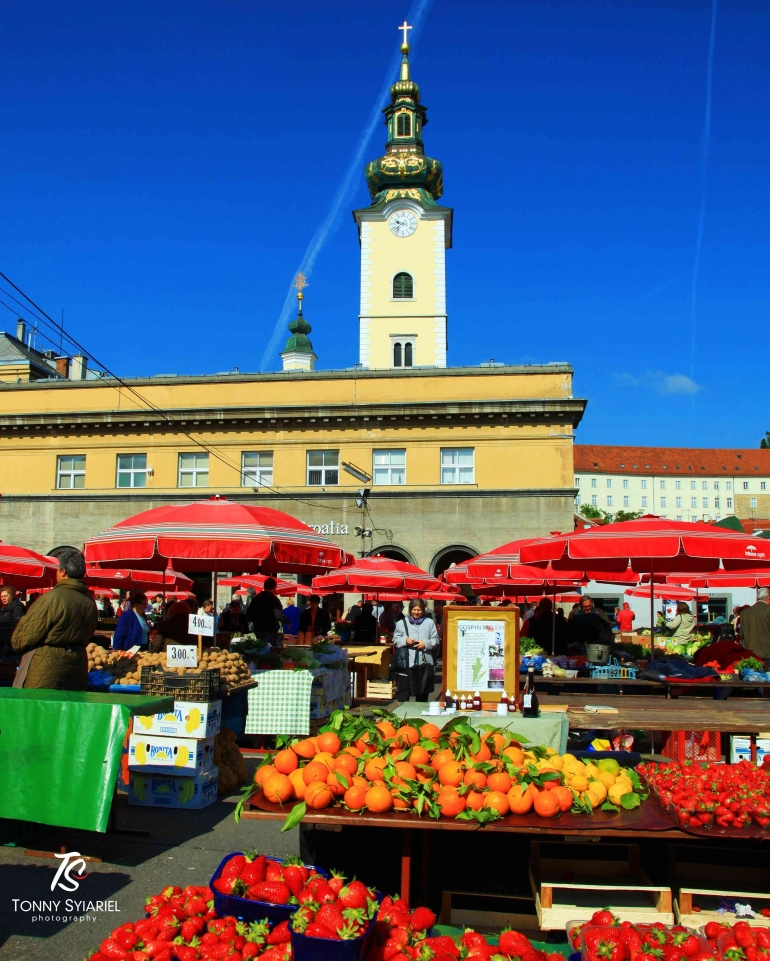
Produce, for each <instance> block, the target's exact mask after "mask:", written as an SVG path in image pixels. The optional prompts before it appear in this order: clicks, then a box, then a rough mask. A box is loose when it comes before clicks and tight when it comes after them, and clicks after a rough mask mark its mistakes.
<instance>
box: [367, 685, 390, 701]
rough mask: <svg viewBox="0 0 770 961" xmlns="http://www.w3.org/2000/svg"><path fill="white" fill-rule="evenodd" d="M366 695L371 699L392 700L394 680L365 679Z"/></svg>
mask: <svg viewBox="0 0 770 961" xmlns="http://www.w3.org/2000/svg"><path fill="white" fill-rule="evenodd" d="M366 696H367V698H369V699H370V700H373V701H375V700H376V701H392V700H393V698H394V697H395V696H396V682H395V681H367V682H366Z"/></svg>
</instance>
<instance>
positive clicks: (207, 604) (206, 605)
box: [201, 597, 214, 617]
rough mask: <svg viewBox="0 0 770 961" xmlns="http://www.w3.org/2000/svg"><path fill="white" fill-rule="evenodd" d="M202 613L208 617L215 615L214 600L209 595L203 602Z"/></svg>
mask: <svg viewBox="0 0 770 961" xmlns="http://www.w3.org/2000/svg"><path fill="white" fill-rule="evenodd" d="M201 614H205V615H206V617H213V616H214V602H213V601H212V599H211V598H210V597H207V598H206V600H205V601H204V602H203V605H202V609H201Z"/></svg>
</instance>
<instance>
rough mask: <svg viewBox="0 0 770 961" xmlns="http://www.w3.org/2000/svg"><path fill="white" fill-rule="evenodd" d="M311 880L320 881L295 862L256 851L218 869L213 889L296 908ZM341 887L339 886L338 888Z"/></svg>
mask: <svg viewBox="0 0 770 961" xmlns="http://www.w3.org/2000/svg"><path fill="white" fill-rule="evenodd" d="M311 878H321V879H322V880H323V876H322V875H320V874H319V873H318V872H317V871H315V870H314V869H313V868H310V867H308V866H307V865H305V864H303V863H302V861H301V860H300V859H299V858H286V859H285V860H284V861H277V860H275V859H274V858H267V857H265V855H264V854H257V852H256V851H244V852H243V854H234V855H233V856H232V857H231V858H230V859H229V860H228V861H227V863H226V864H225V865H224V867H223V868H222V872H221V874H220V876H219V877H218V878H217V879H216V881H214V883H213V888H214V890H215V891H218V892H219V893H220V894H227V895H234V896H235V897H239V898H246V899H248V900H249V901H263V902H266V903H268V904H299V903H301V902H300V901H299V895H300V893H301V892H302V890H303V889H304V888H305V887H306V886H307V884H308V882H309V881H310V879H311ZM341 886H342V885H341V884H340V887H341Z"/></svg>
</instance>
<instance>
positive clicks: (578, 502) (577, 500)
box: [575, 494, 580, 507]
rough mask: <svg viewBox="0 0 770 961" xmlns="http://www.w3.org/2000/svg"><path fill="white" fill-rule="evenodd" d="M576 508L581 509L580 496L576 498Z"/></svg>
mask: <svg viewBox="0 0 770 961" xmlns="http://www.w3.org/2000/svg"><path fill="white" fill-rule="evenodd" d="M575 507H580V494H578V495H577V497H576V498H575Z"/></svg>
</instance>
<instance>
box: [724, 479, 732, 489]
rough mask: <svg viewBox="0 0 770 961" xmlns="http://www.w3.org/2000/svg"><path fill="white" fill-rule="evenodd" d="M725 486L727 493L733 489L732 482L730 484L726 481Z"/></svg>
mask: <svg viewBox="0 0 770 961" xmlns="http://www.w3.org/2000/svg"><path fill="white" fill-rule="evenodd" d="M725 486H726V487H727V489H728V490H729V491H731V490H732V489H733V482H732V481H728V482H727V484H726V485H725Z"/></svg>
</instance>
